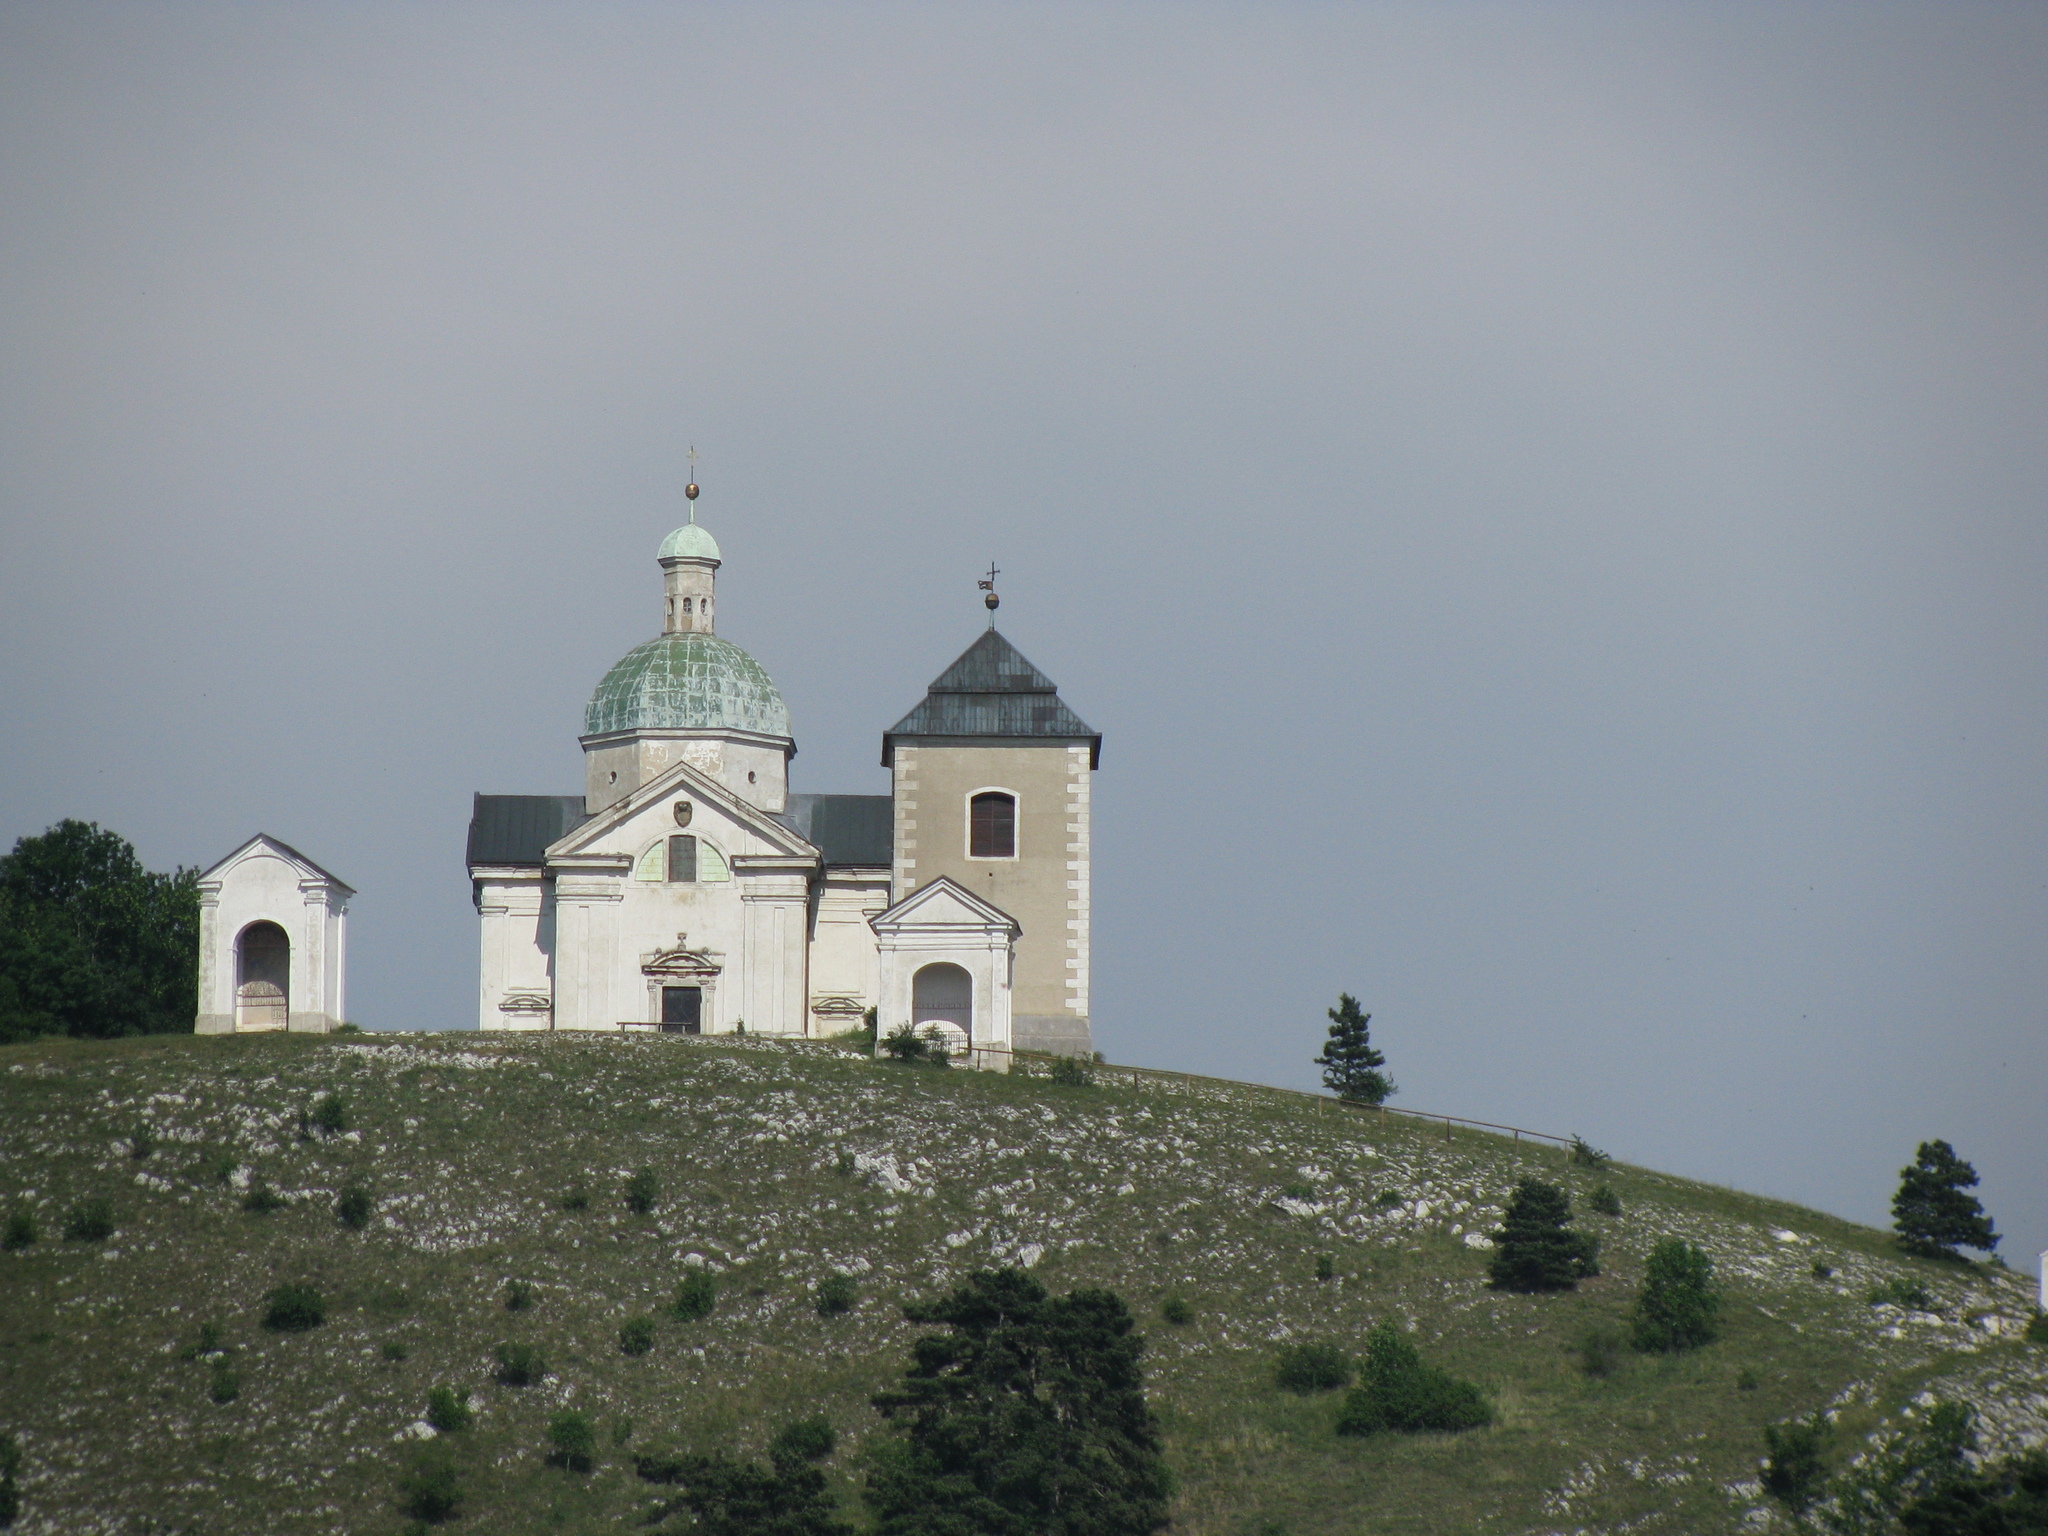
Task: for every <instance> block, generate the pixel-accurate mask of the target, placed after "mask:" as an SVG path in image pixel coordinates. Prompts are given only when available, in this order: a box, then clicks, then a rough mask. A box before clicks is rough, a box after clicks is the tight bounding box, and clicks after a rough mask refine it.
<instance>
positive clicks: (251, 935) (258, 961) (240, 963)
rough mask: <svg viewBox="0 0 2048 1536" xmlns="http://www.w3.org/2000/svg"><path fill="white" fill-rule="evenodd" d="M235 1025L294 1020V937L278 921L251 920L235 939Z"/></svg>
mask: <svg viewBox="0 0 2048 1536" xmlns="http://www.w3.org/2000/svg"><path fill="white" fill-rule="evenodd" d="M235 971H236V975H235V983H236V985H235V1028H236V1029H237V1030H265V1029H283V1028H284V1027H285V1026H286V1025H287V1024H289V1023H290V1022H291V984H292V941H291V939H290V938H289V937H288V936H287V935H286V933H285V931H284V930H283V929H282V928H280V927H278V926H277V924H275V923H251V924H250V925H249V926H248V927H246V928H244V929H243V930H242V936H241V937H240V938H239V939H237V940H236V941H235Z"/></svg>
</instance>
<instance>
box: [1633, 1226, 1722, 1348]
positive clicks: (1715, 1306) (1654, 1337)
mask: <svg viewBox="0 0 2048 1536" xmlns="http://www.w3.org/2000/svg"><path fill="white" fill-rule="evenodd" d="M1713 1276H1714V1266H1713V1261H1712V1260H1710V1259H1709V1258H1708V1257H1707V1255H1706V1251H1705V1250H1704V1249H1701V1248H1696V1247H1694V1246H1693V1245H1692V1244H1691V1243H1688V1242H1686V1241H1685V1240H1684V1239H1683V1238H1678V1237H1666V1238H1660V1239H1659V1240H1658V1242H1657V1245H1656V1246H1655V1247H1654V1248H1652V1249H1651V1250H1650V1262H1649V1263H1648V1264H1646V1265H1645V1266H1644V1267H1643V1289H1642V1291H1641V1293H1640V1294H1639V1295H1638V1296H1637V1297H1636V1315H1635V1337H1634V1340H1633V1342H1634V1344H1635V1346H1636V1348H1637V1349H1639V1350H1641V1351H1643V1353H1645V1354H1662V1355H1669V1354H1677V1353H1678V1352H1679V1351H1681V1350H1687V1349H1698V1348H1699V1347H1700V1346H1701V1345H1703V1344H1711V1343H1713V1342H1714V1340H1715V1339H1717V1338H1719V1337H1720V1336H1721V1325H1720V1314H1721V1298H1720V1296H1719V1295H1718V1294H1717V1293H1716V1292H1715V1290H1714V1279H1713Z"/></svg>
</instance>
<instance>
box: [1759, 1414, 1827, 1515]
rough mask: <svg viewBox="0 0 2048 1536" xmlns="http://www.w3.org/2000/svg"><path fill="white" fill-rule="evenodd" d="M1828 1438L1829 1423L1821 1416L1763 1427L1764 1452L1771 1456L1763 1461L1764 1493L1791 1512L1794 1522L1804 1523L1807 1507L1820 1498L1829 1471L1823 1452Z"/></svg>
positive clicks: (1816, 1415)
mask: <svg viewBox="0 0 2048 1536" xmlns="http://www.w3.org/2000/svg"><path fill="white" fill-rule="evenodd" d="M1827 1438H1828V1423H1827V1420H1826V1419H1825V1418H1824V1417H1823V1416H1822V1415H1820V1414H1818V1413H1816V1414H1815V1415H1814V1416H1813V1417H1812V1418H1810V1419H1795V1420H1793V1421H1792V1422H1791V1423H1789V1424H1766V1425H1765V1426H1764V1449H1765V1450H1766V1451H1767V1452H1768V1453H1769V1454H1768V1455H1767V1456H1765V1458H1764V1470H1763V1477H1762V1482H1763V1485H1764V1492H1765V1493H1767V1494H1769V1495H1770V1496H1771V1497H1772V1498H1774V1499H1776V1500H1777V1501H1778V1502H1779V1503H1780V1504H1782V1505H1784V1506H1785V1508H1786V1509H1788V1510H1790V1511H1791V1513H1792V1517H1793V1518H1794V1519H1795V1520H1803V1518H1804V1516H1805V1514H1806V1510H1807V1507H1808V1506H1809V1505H1811V1504H1812V1503H1813V1501H1814V1500H1815V1499H1817V1498H1818V1497H1820V1492H1821V1485H1822V1480H1823V1478H1824V1477H1825V1475H1826V1471H1827V1469H1826V1467H1825V1465H1824V1464H1823V1463H1822V1461H1821V1452H1822V1450H1823V1449H1824V1448H1825V1447H1826V1445H1827Z"/></svg>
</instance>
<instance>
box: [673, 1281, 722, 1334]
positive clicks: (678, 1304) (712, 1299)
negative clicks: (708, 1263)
mask: <svg viewBox="0 0 2048 1536" xmlns="http://www.w3.org/2000/svg"><path fill="white" fill-rule="evenodd" d="M717 1305H718V1282H717V1281H716V1280H714V1279H712V1278H711V1273H710V1271H709V1270H703V1269H693V1270H691V1271H690V1272H689V1273H688V1274H687V1275H685V1276H683V1283H682V1284H681V1285H679V1286H677V1287H676V1301H675V1305H674V1307H672V1308H671V1309H670V1310H671V1311H673V1312H674V1313H675V1315H676V1316H677V1317H679V1318H680V1319H682V1320H683V1321H684V1322H686V1323H694V1322H695V1321H697V1319H698V1318H700V1317H709V1316H710V1315H711V1309H712V1308H713V1307H715V1306H717Z"/></svg>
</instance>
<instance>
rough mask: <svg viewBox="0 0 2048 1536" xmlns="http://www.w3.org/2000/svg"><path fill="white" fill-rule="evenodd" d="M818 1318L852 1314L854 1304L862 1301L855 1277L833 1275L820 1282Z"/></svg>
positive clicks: (817, 1300)
mask: <svg viewBox="0 0 2048 1536" xmlns="http://www.w3.org/2000/svg"><path fill="white" fill-rule="evenodd" d="M815 1299H816V1304H817V1308H818V1316H820V1317H837V1316H839V1315H840V1314H841V1313H842V1312H851V1311H852V1310H853V1308H854V1303H856V1302H857V1301H859V1300H860V1287H859V1286H858V1285H856V1284H855V1283H854V1279H853V1276H851V1275H845V1274H831V1275H827V1276H826V1277H825V1278H824V1279H822V1280H820V1281H819V1282H818V1292H817V1296H816V1298H815Z"/></svg>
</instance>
